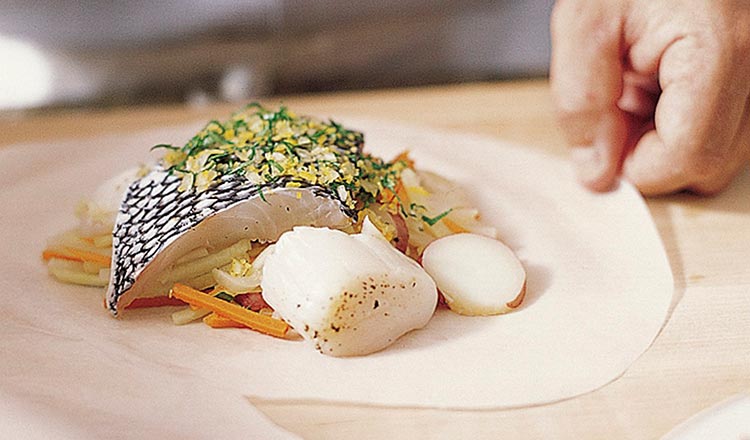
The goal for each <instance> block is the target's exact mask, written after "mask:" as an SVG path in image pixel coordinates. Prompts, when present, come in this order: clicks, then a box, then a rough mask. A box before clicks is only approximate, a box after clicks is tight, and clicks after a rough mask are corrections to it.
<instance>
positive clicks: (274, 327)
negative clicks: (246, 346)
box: [171, 283, 289, 338]
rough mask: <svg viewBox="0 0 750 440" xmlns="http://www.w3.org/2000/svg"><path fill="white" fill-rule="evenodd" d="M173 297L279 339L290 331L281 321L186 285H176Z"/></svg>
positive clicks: (172, 293) (173, 289)
mask: <svg viewBox="0 0 750 440" xmlns="http://www.w3.org/2000/svg"><path fill="white" fill-rule="evenodd" d="M171 295H172V296H174V297H175V298H178V299H181V300H182V301H185V302H186V303H188V304H192V305H194V306H198V307H202V308H205V309H208V310H210V311H212V312H214V313H216V314H217V315H219V316H222V317H224V318H227V319H231V320H232V321H234V322H237V323H239V324H242V325H244V326H245V327H248V328H251V329H253V330H257V331H259V332H262V333H265V334H268V335H271V336H276V337H277V338H283V337H284V336H285V335H286V333H287V331H289V325H288V324H287V323H285V322H284V321H282V320H280V319H276V318H272V317H270V316H265V315H261V314H260V313H256V312H253V311H250V310H248V309H246V308H244V307H242V306H239V305H237V304H232V303H230V302H227V301H225V300H223V299H219V298H216V297H214V296H211V295H208V294H206V293H203V292H201V291H199V290H195V289H193V288H191V287H188V286H186V285H184V284H179V283H178V284H175V285H174V287H172V292H171Z"/></svg>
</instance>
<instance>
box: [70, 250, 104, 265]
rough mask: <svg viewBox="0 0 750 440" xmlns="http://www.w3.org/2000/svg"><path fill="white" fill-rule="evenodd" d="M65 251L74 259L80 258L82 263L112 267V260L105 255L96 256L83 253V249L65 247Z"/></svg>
mask: <svg viewBox="0 0 750 440" xmlns="http://www.w3.org/2000/svg"><path fill="white" fill-rule="evenodd" d="M64 249H65V251H66V252H68V253H70V255H72V256H74V257H78V258H80V259H81V260H82V261H90V262H92V263H96V264H98V265H100V266H104V267H110V266H111V265H112V259H111V258H110V257H109V256H107V255H102V254H97V253H96V252H91V251H84V250H83V249H76V248H72V247H68V246H65V247H64Z"/></svg>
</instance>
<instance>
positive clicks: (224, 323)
mask: <svg viewBox="0 0 750 440" xmlns="http://www.w3.org/2000/svg"><path fill="white" fill-rule="evenodd" d="M203 322H204V323H206V325H208V326H209V327H211V328H247V327H246V326H245V325H243V324H240V323H239V322H237V321H233V320H231V319H229V318H225V317H223V316H221V315H217V314H216V313H211V314H210V315H207V316H205V317H204V318H203Z"/></svg>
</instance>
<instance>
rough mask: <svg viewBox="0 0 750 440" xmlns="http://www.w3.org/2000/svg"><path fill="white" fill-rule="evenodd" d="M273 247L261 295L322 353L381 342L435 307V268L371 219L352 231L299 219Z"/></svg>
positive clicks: (358, 351) (370, 348)
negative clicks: (410, 255)
mask: <svg viewBox="0 0 750 440" xmlns="http://www.w3.org/2000/svg"><path fill="white" fill-rule="evenodd" d="M269 249H270V251H269V253H268V255H267V257H266V261H265V266H264V268H263V280H262V283H261V285H262V288H263V298H264V299H265V300H266V302H267V303H268V304H269V305H270V306H271V307H273V308H274V309H275V310H276V313H278V314H279V315H280V316H281V317H282V318H283V319H284V320H285V321H287V322H288V323H289V324H290V325H291V326H292V327H293V328H294V329H295V330H296V331H297V332H299V333H300V334H301V335H302V336H303V337H304V338H305V339H307V340H309V341H311V342H312V343H313V344H314V346H315V348H317V349H318V350H319V351H320V352H321V353H323V354H327V355H331V356H357V355H364V354H368V353H372V352H375V351H378V350H381V349H383V348H385V347H386V346H388V345H390V344H392V343H393V342H394V341H395V340H396V339H398V338H399V337H400V336H402V335H403V334H405V333H407V332H409V331H411V330H413V329H417V328H421V327H423V326H424V325H425V324H427V322H428V321H429V320H430V317H432V314H433V312H434V310H435V305H436V303H437V289H436V288H435V283H434V282H433V281H432V279H431V278H430V276H429V275H427V273H426V272H425V271H424V269H422V268H421V267H420V266H419V265H418V264H417V263H416V262H415V261H414V260H412V259H410V258H408V257H406V256H405V255H403V254H402V253H401V252H399V251H398V250H396V249H395V248H394V247H393V246H391V245H390V244H389V243H388V241H386V240H385V238H384V237H383V236H382V235H381V234H380V232H379V231H378V230H377V228H376V227H375V226H373V225H372V224H371V223H370V222H369V220H366V221H365V224H364V226H363V231H362V233H361V234H355V235H347V234H346V233H344V232H341V231H336V230H331V229H327V228H310V227H297V228H294V230H293V231H291V232H287V233H285V234H283V235H282V236H281V238H280V239H279V241H278V243H276V244H275V245H273V246H271V247H269Z"/></svg>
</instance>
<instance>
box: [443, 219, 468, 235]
mask: <svg viewBox="0 0 750 440" xmlns="http://www.w3.org/2000/svg"><path fill="white" fill-rule="evenodd" d="M443 223H445V226H446V227H447V228H448V229H450V230H451V232H453V233H455V234H460V233H462V232H469V231H468V230H466V229H465V228H463V227H461V226H460V225H458V224H457V223H455V222H453V221H451V220H450V219H447V218H443Z"/></svg>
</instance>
